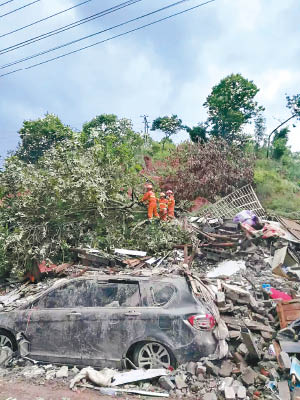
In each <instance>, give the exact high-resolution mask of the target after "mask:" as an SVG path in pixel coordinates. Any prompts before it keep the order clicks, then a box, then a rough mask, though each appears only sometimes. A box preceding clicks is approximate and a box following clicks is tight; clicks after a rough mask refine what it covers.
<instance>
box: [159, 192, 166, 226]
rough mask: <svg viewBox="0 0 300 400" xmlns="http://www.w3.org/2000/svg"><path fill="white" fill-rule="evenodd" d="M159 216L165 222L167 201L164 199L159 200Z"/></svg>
mask: <svg viewBox="0 0 300 400" xmlns="http://www.w3.org/2000/svg"><path fill="white" fill-rule="evenodd" d="M159 216H160V219H161V220H162V221H166V220H167V216H168V200H167V199H166V198H164V197H160V199H159Z"/></svg>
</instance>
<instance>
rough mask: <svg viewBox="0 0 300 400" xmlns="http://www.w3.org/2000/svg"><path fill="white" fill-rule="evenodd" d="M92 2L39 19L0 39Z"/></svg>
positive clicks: (87, 1)
mask: <svg viewBox="0 0 300 400" xmlns="http://www.w3.org/2000/svg"><path fill="white" fill-rule="evenodd" d="M10 1H14V0H10ZM90 1H92V0H86V1H83V2H82V3H79V4H76V5H75V6H73V7H69V8H66V9H65V10H62V11H59V12H57V13H55V14H52V15H49V16H48V17H45V18H42V19H39V20H37V21H34V22H32V23H31V24H28V25H24V26H22V27H21V28H18V29H14V30H13V31H10V32H7V33H4V34H3V35H0V38H2V37H4V36H8V35H11V34H13V33H16V32H19V31H21V30H23V29H26V28H29V27H30V26H33V25H36V24H39V23H40V22H43V21H46V20H47V19H50V18H53V17H56V16H57V15H60V14H63V13H65V12H67V11H70V10H72V9H73V8H76V7H79V6H82V5H83V4H86V3H89V2H90Z"/></svg>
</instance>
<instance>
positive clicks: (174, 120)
mask: <svg viewBox="0 0 300 400" xmlns="http://www.w3.org/2000/svg"><path fill="white" fill-rule="evenodd" d="M181 129H185V126H184V125H182V120H181V119H180V118H178V116H177V115H175V114H173V115H171V117H168V116H167V115H165V116H164V117H158V118H156V119H155V120H154V121H153V123H152V128H151V130H152V131H156V130H160V131H162V132H163V133H164V134H165V137H164V139H163V148H164V143H165V142H166V141H167V140H168V139H170V137H171V136H172V135H175V134H176V133H177V132H178V131H180V130H181Z"/></svg>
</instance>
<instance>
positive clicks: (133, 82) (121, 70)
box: [0, 0, 300, 157]
mask: <svg viewBox="0 0 300 400" xmlns="http://www.w3.org/2000/svg"><path fill="white" fill-rule="evenodd" d="M31 1H32V0H13V1H10V2H9V3H8V4H5V5H2V6H1V4H2V3H4V2H5V1H4V0H0V36H1V35H5V34H6V33H9V32H11V31H12V30H14V29H18V28H20V27H23V26H24V25H28V24H30V23H32V22H34V21H37V20H39V19H42V18H45V17H47V16H49V15H51V14H54V13H56V12H59V11H62V10H64V9H66V8H69V7H72V6H74V5H77V4H79V3H81V2H83V1H84V0H40V1H37V2H36V3H35V4H32V5H30V6H28V7H25V8H22V9H21V10H19V11H17V12H14V13H11V14H8V15H4V14H6V13H9V12H10V11H13V10H14V9H16V8H18V7H22V6H24V5H26V4H28V3H31ZM123 1H124V0H89V1H88V2H86V3H85V4H82V5H81V6H79V7H76V8H73V9H72V10H70V11H68V12H65V13H62V14H60V15H58V16H56V17H53V18H50V19H48V20H46V21H43V22H41V23H39V24H35V25H33V26H31V27H29V28H26V29H23V30H20V31H18V32H16V33H13V34H10V35H6V36H2V37H0V75H1V74H3V73H7V72H11V71H13V70H15V69H17V68H25V67H27V66H31V65H33V64H36V63H39V62H42V61H45V60H47V59H49V58H52V57H55V56H59V55H62V54H63V53H66V52H69V51H72V50H76V49H78V48H80V47H83V46H87V45H90V44H93V43H95V42H97V41H101V40H104V39H107V38H109V37H111V36H113V35H118V34H121V33H122V32H125V31H126V30H130V29H134V28H136V27H139V26H141V25H143V24H146V23H149V22H152V21H154V20H157V19H159V18H163V17H165V16H167V15H170V14H173V13H176V12H179V11H182V10H184V9H187V8H189V7H193V6H196V5H199V4H201V3H202V2H203V0H186V1H185V2H184V3H182V4H179V5H177V6H175V7H172V8H169V9H168V10H164V11H161V12H159V13H157V14H154V15H151V16H148V17H146V18H143V19H141V20H139V21H135V22H132V23H130V24H128V25H126V26H122V27H119V28H115V29H113V30H110V31H106V32H104V33H101V34H99V35H96V36H93V37H90V38H88V39H85V40H82V41H80V42H77V43H74V44H72V45H69V46H67V47H64V48H61V49H58V50H55V51H53V52H51V53H49V54H44V55H42V56H39V57H36V58H33V59H31V60H27V61H25V62H22V63H19V64H17V65H15V66H11V67H6V68H3V66H5V65H6V64H8V63H11V62H14V61H17V60H20V59H22V58H24V57H28V56H31V55H34V54H36V53H39V52H41V51H44V50H47V49H50V48H53V47H56V46H59V45H62V44H64V43H67V42H70V41H72V40H76V39H78V38H81V37H84V36H87V35H90V34H94V33H96V32H99V31H102V30H104V29H107V28H110V27H112V26H114V25H117V24H120V23H121V22H125V21H127V20H129V19H133V18H136V17H138V16H141V15H144V14H146V13H149V12H151V11H154V10H157V9H159V8H162V7H164V6H167V5H169V4H172V3H174V2H175V0H141V1H139V2H137V3H135V4H132V5H130V6H128V7H126V8H123V9H121V10H118V11H116V12H113V13H110V14H108V15H105V16H103V17H101V18H98V19H95V20H94V21H91V22H89V23H86V24H82V25H81V26H79V27H76V28H73V29H70V30H68V31H65V32H63V33H60V34H58V35H53V36H52V37H50V38H46V39H44V40H40V41H37V42H35V43H32V44H30V45H28V46H23V47H22V48H18V49H15V50H14V51H10V52H7V53H3V52H2V51H1V50H2V49H6V48H7V47H9V46H13V45H15V44H17V43H20V42H23V41H26V40H28V39H31V38H33V37H36V36H39V35H42V34H44V33H47V32H49V31H52V30H54V29H57V28H60V27H63V26H65V25H67V24H70V23H73V22H75V21H77V20H79V19H81V18H85V17H88V16H90V15H92V14H95V13H97V12H100V11H103V10H106V9H108V8H111V7H113V6H116V5H118V4H120V3H122V2H123ZM299 20H300V2H299V0H284V1H282V0H215V1H214V2H211V3H209V4H206V5H203V6H202V7H199V8H196V9H194V10H193V11H190V12H187V13H185V14H181V15H178V16H176V17H174V18H170V19H168V20H166V21H163V22H160V23H158V24H155V25H152V26H150V27H147V28H145V29H141V30H138V31H136V32H133V33H130V34H128V35H126V36H123V37H119V38H116V39H114V40H110V41H107V42H105V43H102V44H99V45H97V46H94V47H91V48H89V49H86V50H84V51H81V52H78V53H76V54H72V55H69V56H67V57H63V58H60V59H58V60H56V61H52V62H49V63H46V64H43V65H40V66H38V67H35V68H31V69H27V70H24V69H23V70H21V71H19V72H16V73H13V74H9V75H6V76H3V77H0V157H5V156H6V155H7V152H8V151H13V150H14V149H16V146H17V144H18V141H19V137H18V130H19V129H20V128H21V126H22V123H23V121H24V120H31V119H37V118H40V117H43V115H44V114H45V113H47V112H49V113H54V114H56V115H58V116H59V117H60V118H61V120H62V121H63V123H65V124H67V125H69V126H71V127H72V128H73V129H76V130H80V129H81V127H82V125H83V123H85V122H87V121H89V120H91V119H92V118H93V117H95V116H96V115H99V114H102V113H112V114H116V115H118V116H119V117H126V118H129V119H131V120H132V122H133V125H134V128H135V129H136V130H137V131H141V130H142V129H143V120H142V118H141V115H143V114H147V115H148V116H149V121H150V122H151V121H152V120H153V119H155V118H156V117H158V116H163V115H171V114H177V115H178V116H179V117H180V118H181V119H182V120H183V123H184V124H185V125H188V126H195V125H196V124H197V123H199V122H201V121H204V120H206V118H207V114H206V110H205V108H204V107H203V103H204V102H205V99H206V97H207V96H208V95H209V93H210V92H211V89H212V87H213V86H214V85H216V84H218V83H219V81H220V80H221V79H222V78H224V77H226V76H227V75H229V74H231V73H241V74H242V75H243V76H244V77H245V78H247V79H249V80H252V81H253V82H254V83H255V84H256V85H257V86H258V88H260V91H259V93H258V95H257V97H256V99H257V101H258V102H259V104H261V105H263V106H264V107H265V109H266V111H265V117H266V123H267V132H270V131H271V130H273V128H275V127H276V126H277V125H278V124H279V123H280V122H281V121H283V120H285V119H287V118H288V117H289V116H290V111H289V110H288V109H287V108H286V100H285V95H286V94H287V95H294V94H297V93H300V68H299V65H300V46H299V43H300V36H299V29H300V24H299ZM290 127H291V133H290V140H289V144H290V146H291V148H292V150H293V151H300V135H299V133H300V121H299V122H298V124H296V126H295V127H292V125H290ZM151 135H152V137H153V138H154V139H157V140H158V139H160V138H161V137H160V135H159V133H156V132H152V133H151ZM186 138H187V134H186V133H180V134H178V135H177V137H176V141H177V142H179V141H181V140H185V139H186Z"/></svg>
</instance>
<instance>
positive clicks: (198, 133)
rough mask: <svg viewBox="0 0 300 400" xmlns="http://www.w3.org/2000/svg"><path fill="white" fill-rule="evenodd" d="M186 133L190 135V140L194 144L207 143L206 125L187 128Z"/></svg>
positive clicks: (201, 124)
mask: <svg viewBox="0 0 300 400" xmlns="http://www.w3.org/2000/svg"><path fill="white" fill-rule="evenodd" d="M186 131H187V132H188V134H189V135H190V139H191V141H192V142H194V143H198V142H206V141H207V133H208V132H207V126H206V124H204V123H200V124H198V125H197V126H194V127H193V128H189V127H188V126H187V127H186Z"/></svg>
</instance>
